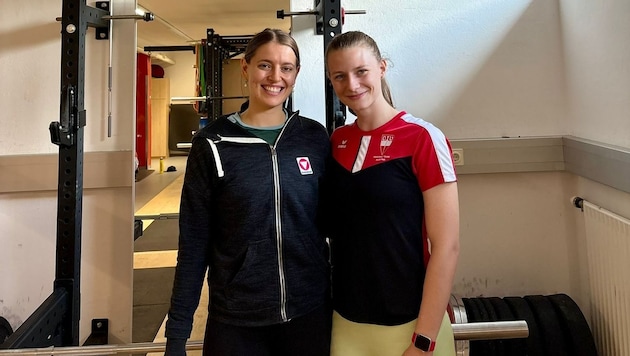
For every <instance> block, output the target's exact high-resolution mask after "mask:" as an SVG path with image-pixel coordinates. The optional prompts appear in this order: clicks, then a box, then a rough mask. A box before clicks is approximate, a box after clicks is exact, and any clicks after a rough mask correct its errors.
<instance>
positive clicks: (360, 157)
mask: <svg viewBox="0 0 630 356" xmlns="http://www.w3.org/2000/svg"><path fill="white" fill-rule="evenodd" d="M371 139H372V136H363V137H361V146H359V152H358V153H357V158H356V159H355V160H354V165H353V166H352V173H356V172H358V171H360V170H361V168H362V167H363V163H364V162H365V156H366V155H367V151H368V148H369V147H370V140H371Z"/></svg>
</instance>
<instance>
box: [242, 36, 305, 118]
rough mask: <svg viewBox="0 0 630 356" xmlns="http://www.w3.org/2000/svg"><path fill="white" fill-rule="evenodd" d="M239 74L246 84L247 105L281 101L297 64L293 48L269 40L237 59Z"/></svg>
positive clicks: (264, 105)
mask: <svg viewBox="0 0 630 356" xmlns="http://www.w3.org/2000/svg"><path fill="white" fill-rule="evenodd" d="M241 68H242V72H243V76H244V77H245V79H246V80H247V83H248V87H249V101H250V107H259V106H260V107H261V108H272V107H276V106H280V105H282V103H284V101H285V100H286V99H287V98H288V97H289V95H290V94H291V91H292V90H293V85H294V84H295V80H296V78H297V74H298V72H299V70H300V67H299V66H298V64H297V57H296V55H295V52H294V51H293V49H292V48H291V47H289V46H287V45H283V44H280V43H278V42H269V43H266V44H264V45H262V46H260V47H258V48H257V49H256V52H255V53H254V55H253V56H252V57H251V58H250V59H249V62H248V61H247V60H245V59H242V60H241Z"/></svg>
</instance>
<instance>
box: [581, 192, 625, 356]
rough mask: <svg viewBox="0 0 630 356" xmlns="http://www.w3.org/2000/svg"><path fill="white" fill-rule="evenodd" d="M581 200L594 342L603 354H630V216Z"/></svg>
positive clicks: (614, 355) (607, 355) (605, 355)
mask: <svg viewBox="0 0 630 356" xmlns="http://www.w3.org/2000/svg"><path fill="white" fill-rule="evenodd" d="M582 204H583V206H582V207H583V209H584V222H585V225H586V248H587V257H588V271H589V280H590V292H591V305H590V307H591V329H592V332H593V337H594V338H595V344H596V345H597V349H598V351H599V354H600V355H602V356H630V220H628V219H626V218H624V217H621V216H619V215H616V214H615V213H612V212H610V211H608V210H606V209H603V208H601V207H599V206H597V205H594V204H592V203H589V202H587V201H583V203H582Z"/></svg>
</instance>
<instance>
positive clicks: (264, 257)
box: [225, 240, 280, 311]
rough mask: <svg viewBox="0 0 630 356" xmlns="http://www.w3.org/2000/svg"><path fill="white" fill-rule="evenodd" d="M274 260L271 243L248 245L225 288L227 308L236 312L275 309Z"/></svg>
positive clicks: (276, 285) (277, 291) (276, 273)
mask: <svg viewBox="0 0 630 356" xmlns="http://www.w3.org/2000/svg"><path fill="white" fill-rule="evenodd" d="M279 296H280V291H279V276H278V257H277V254H276V252H275V244H273V241H270V240H264V241H257V242H254V243H250V245H249V246H248V247H247V251H246V253H245V258H244V259H243V263H242V265H241V267H240V269H239V270H238V272H237V273H236V275H235V276H234V278H233V279H232V281H231V282H229V284H228V285H227V286H226V288H225V298H226V299H225V304H226V307H227V309H230V310H236V311H248V310H252V311H253V310H261V309H268V308H274V307H276V308H277V307H278V305H279V303H280V301H279V300H280V297H279Z"/></svg>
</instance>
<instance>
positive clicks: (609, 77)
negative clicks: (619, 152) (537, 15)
mask: <svg viewBox="0 0 630 356" xmlns="http://www.w3.org/2000/svg"><path fill="white" fill-rule="evenodd" d="M560 5H561V9H562V34H563V42H564V48H565V53H566V54H565V61H566V73H567V75H566V76H567V89H568V92H569V97H570V100H569V102H568V111H569V123H570V125H569V126H570V128H571V130H570V132H569V133H571V134H572V135H575V136H578V137H583V138H587V139H591V140H595V141H600V142H606V143H609V144H612V145H617V146H622V147H626V148H630V134H629V133H630V119H629V118H628V113H630V95H629V94H628V93H630V45H628V43H629V42H628V34H630V21H628V14H629V13H630V1H624V0H614V1H610V0H609V1H604V2H601V1H573V0H568V1H567V0H560Z"/></svg>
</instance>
